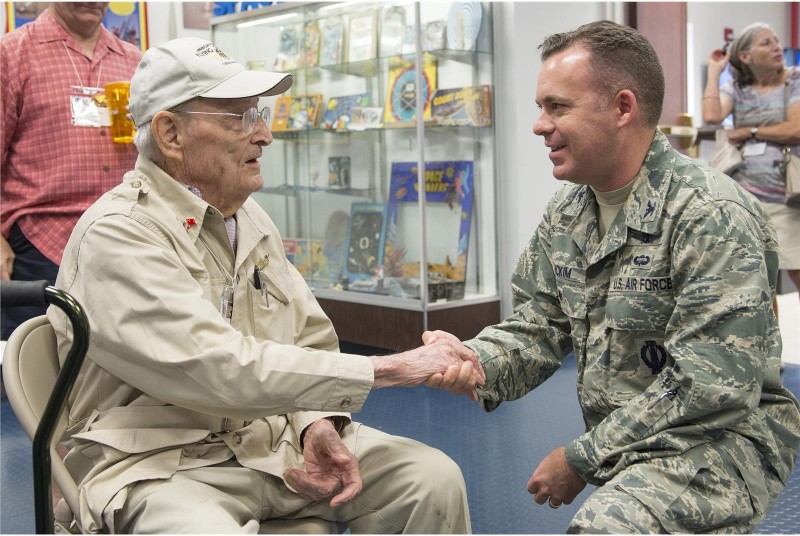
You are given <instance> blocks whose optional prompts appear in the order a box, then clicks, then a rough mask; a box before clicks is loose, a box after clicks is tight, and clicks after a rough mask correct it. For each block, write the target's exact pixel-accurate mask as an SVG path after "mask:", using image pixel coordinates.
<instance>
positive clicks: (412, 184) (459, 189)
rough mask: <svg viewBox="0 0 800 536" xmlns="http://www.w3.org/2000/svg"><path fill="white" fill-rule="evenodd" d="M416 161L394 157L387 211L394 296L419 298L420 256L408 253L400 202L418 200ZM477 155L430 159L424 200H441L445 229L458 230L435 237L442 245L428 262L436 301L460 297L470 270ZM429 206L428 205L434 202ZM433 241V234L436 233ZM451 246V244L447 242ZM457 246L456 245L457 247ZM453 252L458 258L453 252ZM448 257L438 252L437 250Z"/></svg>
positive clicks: (387, 266) (387, 267)
mask: <svg viewBox="0 0 800 536" xmlns="http://www.w3.org/2000/svg"><path fill="white" fill-rule="evenodd" d="M418 169H419V167H418V165H417V163H416V162H395V163H393V164H392V176H391V186H390V190H389V202H388V204H387V214H386V232H385V235H386V238H385V244H384V248H385V250H384V270H383V271H384V276H385V282H384V288H385V290H386V292H388V293H389V294H391V295H393V296H398V297H404V298H420V296H421V294H420V288H419V284H420V279H419V275H420V272H419V268H420V267H419V265H420V263H419V260H413V259H412V260H407V259H406V258H405V256H406V251H407V249H408V248H406V247H404V243H403V240H409V239H410V238H409V237H402V236H399V228H400V223H401V222H400V221H399V218H400V207H401V206H402V205H403V204H409V203H417V202H418V201H419V193H418V188H417V185H418V183H417V175H418V173H417V171H418ZM473 173H474V163H473V162H472V161H466V160H457V161H441V162H426V163H425V189H426V193H425V201H426V203H429V204H431V205H434V207H435V205H439V206H441V210H438V211H437V215H438V220H437V221H438V225H437V229H439V230H440V231H445V232H446V231H447V230H450V231H451V232H452V233H453V235H454V236H452V237H448V236H441V233H440V236H438V237H436V241H437V242H439V243H440V244H441V245H442V246H441V247H435V248H431V249H430V251H431V255H432V257H431V258H430V259H429V262H428V291H429V298H430V299H431V300H432V301H436V300H440V299H446V300H453V299H461V298H463V297H464V288H465V281H466V272H467V252H468V249H469V235H470V227H471V224H472V203H473V194H474V189H473V184H474V180H473ZM428 206H429V210H431V209H434V207H431V206H430V205H428ZM431 241H432V242H433V241H434V239H433V238H431ZM448 244H449V245H450V246H451V247H447V245H448ZM453 246H454V247H453ZM448 252H452V253H453V255H454V258H455V261H453V259H451V258H450V255H449V253H448ZM437 254H438V255H439V256H440V257H443V258H436V257H433V255H437Z"/></svg>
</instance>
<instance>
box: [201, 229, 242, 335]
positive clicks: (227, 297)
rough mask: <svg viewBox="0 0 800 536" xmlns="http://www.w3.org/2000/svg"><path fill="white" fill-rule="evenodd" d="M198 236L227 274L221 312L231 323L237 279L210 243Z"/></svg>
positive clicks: (221, 300)
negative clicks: (235, 279)
mask: <svg viewBox="0 0 800 536" xmlns="http://www.w3.org/2000/svg"><path fill="white" fill-rule="evenodd" d="M197 237H198V238H199V239H200V242H202V243H203V246H205V248H206V251H208V253H209V255H211V258H212V259H214V262H215V263H216V265H217V267H218V268H219V269H220V271H221V272H222V273H223V274H224V275H225V278H226V280H227V283H226V284H225V288H223V289H222V295H221V296H220V297H219V312H220V314H221V315H222V318H224V319H225V321H226V322H228V324H230V323H231V319H232V318H233V287H234V283H235V281H234V279H233V276H232V275H231V274H230V272H228V270H226V269H225V266H223V264H222V262H220V260H219V259H218V258H217V256H216V255H215V254H214V252H213V251H212V250H211V248H210V247H208V244H206V241H205V240H204V239H203V237H202V236H200V235H197Z"/></svg>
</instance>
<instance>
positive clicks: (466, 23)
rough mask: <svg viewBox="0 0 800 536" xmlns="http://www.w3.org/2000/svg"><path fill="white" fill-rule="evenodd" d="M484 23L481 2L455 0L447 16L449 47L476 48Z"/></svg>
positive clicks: (455, 48)
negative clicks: (458, 0) (456, 0)
mask: <svg viewBox="0 0 800 536" xmlns="http://www.w3.org/2000/svg"><path fill="white" fill-rule="evenodd" d="M482 23H483V6H482V5H481V3H480V2H453V5H452V6H451V7H450V13H449V15H448V17H447V48H449V49H452V50H476V49H477V43H478V35H479V34H480V32H481V26H482Z"/></svg>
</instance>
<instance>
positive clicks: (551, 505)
mask: <svg viewBox="0 0 800 536" xmlns="http://www.w3.org/2000/svg"><path fill="white" fill-rule="evenodd" d="M547 504H548V505H550V508H552V509H553V510H557V509H559V508H561V505H560V504H553V501H550V500H548V501H547Z"/></svg>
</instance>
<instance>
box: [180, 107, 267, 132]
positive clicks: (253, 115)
mask: <svg viewBox="0 0 800 536" xmlns="http://www.w3.org/2000/svg"><path fill="white" fill-rule="evenodd" d="M172 113H181V114H197V115H227V116H231V117H240V118H241V119H242V130H243V131H245V132H246V133H247V134H251V133H252V132H253V130H255V128H256V122H257V121H258V118H259V117H260V118H261V119H263V120H264V123H265V124H266V125H267V127H269V118H270V116H271V115H272V110H271V109H270V107H269V106H264V107H263V108H262V109H261V110H259V109H258V108H256V107H255V106H253V107H252V108H248V109H247V110H245V112H244V113H241V114H235V113H231V112H192V111H189V110H172Z"/></svg>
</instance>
